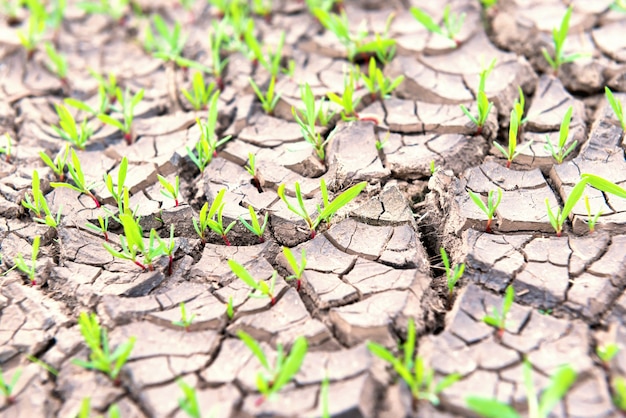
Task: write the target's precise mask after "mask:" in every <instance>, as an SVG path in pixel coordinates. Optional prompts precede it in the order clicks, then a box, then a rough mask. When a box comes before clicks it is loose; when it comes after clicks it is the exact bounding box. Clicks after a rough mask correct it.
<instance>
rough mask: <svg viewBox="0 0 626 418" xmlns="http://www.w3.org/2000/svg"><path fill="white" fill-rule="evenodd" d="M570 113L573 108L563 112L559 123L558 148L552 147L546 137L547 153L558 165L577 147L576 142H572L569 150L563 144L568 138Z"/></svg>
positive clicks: (547, 136)
mask: <svg viewBox="0 0 626 418" xmlns="http://www.w3.org/2000/svg"><path fill="white" fill-rule="evenodd" d="M572 111H573V107H572V106H570V107H569V108H568V109H567V112H565V115H564V116H563V121H562V122H561V127H560V129H559V144H558V146H554V145H552V141H551V140H550V135H546V140H547V142H548V143H547V144H546V146H545V148H546V150H547V151H550V154H552V157H553V158H554V159H555V161H556V162H557V163H558V164H561V163H562V162H563V159H564V158H565V157H567V156H568V155H569V154H570V153H571V152H572V151H574V149H575V148H576V145H578V141H574V142H573V143H572V144H571V145H570V146H569V148H565V143H566V141H567V137H568V136H569V125H570V123H571V120H572Z"/></svg>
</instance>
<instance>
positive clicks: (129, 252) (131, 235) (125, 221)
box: [102, 213, 163, 271]
mask: <svg viewBox="0 0 626 418" xmlns="http://www.w3.org/2000/svg"><path fill="white" fill-rule="evenodd" d="M118 218H119V221H120V223H121V224H122V226H123V227H124V235H123V236H120V246H121V247H122V251H117V250H116V249H115V248H113V247H112V246H111V245H110V244H109V243H107V242H104V243H102V245H103V246H104V248H105V249H106V250H107V251H108V252H109V254H111V255H112V256H113V257H115V258H121V259H123V260H129V261H132V262H133V263H134V264H135V265H136V266H138V267H140V268H141V269H142V270H150V271H153V270H154V265H153V261H154V259H155V258H156V257H159V256H161V255H163V248H162V247H161V246H160V245H157V241H158V239H157V237H158V234H157V232H156V230H154V229H152V230H150V237H149V239H148V245H147V246H146V244H145V243H144V241H143V229H142V228H141V225H140V224H139V220H138V219H135V218H134V217H133V216H132V215H131V214H128V213H122V214H120V215H119V217H118ZM140 254H141V255H142V257H143V263H141V262H139V260H138V259H137V256H138V255H140Z"/></svg>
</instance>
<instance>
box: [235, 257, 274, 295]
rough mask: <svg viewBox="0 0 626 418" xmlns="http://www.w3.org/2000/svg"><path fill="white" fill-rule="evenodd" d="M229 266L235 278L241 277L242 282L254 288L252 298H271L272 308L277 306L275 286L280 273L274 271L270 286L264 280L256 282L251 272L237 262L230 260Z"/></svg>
mask: <svg viewBox="0 0 626 418" xmlns="http://www.w3.org/2000/svg"><path fill="white" fill-rule="evenodd" d="M228 266H229V267H230V269H231V270H232V271H233V273H234V274H235V276H237V277H239V279H241V281H242V282H244V283H245V284H247V285H248V286H250V287H251V288H252V291H251V292H250V297H252V298H270V303H271V304H272V306H274V305H275V304H276V295H275V294H274V286H275V284H276V277H277V276H278V273H277V272H276V271H274V273H273V274H272V277H271V279H270V281H269V284H268V283H267V282H265V281H263V280H259V281H257V280H255V279H254V278H253V277H252V275H251V274H250V272H249V271H248V270H247V269H246V268H245V267H244V266H242V265H241V264H239V263H238V262H236V261H235V260H228Z"/></svg>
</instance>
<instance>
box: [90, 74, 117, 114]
mask: <svg viewBox="0 0 626 418" xmlns="http://www.w3.org/2000/svg"><path fill="white" fill-rule="evenodd" d="M88 70H89V74H91V76H92V77H93V78H95V79H96V81H97V82H98V89H100V88H102V89H103V91H104V93H105V96H106V97H107V98H108V100H109V102H111V103H115V101H116V100H117V89H118V86H117V77H116V76H115V74H113V73H109V75H108V76H107V77H104V75H101V74H98V73H97V72H95V71H94V70H93V69H91V68H89V69H88ZM100 113H105V112H104V110H103V111H101V112H100Z"/></svg>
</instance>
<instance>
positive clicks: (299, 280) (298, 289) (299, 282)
mask: <svg viewBox="0 0 626 418" xmlns="http://www.w3.org/2000/svg"><path fill="white" fill-rule="evenodd" d="M301 284H302V280H301V279H298V286H297V287H296V290H297V291H298V292H299V291H300V285H301Z"/></svg>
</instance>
